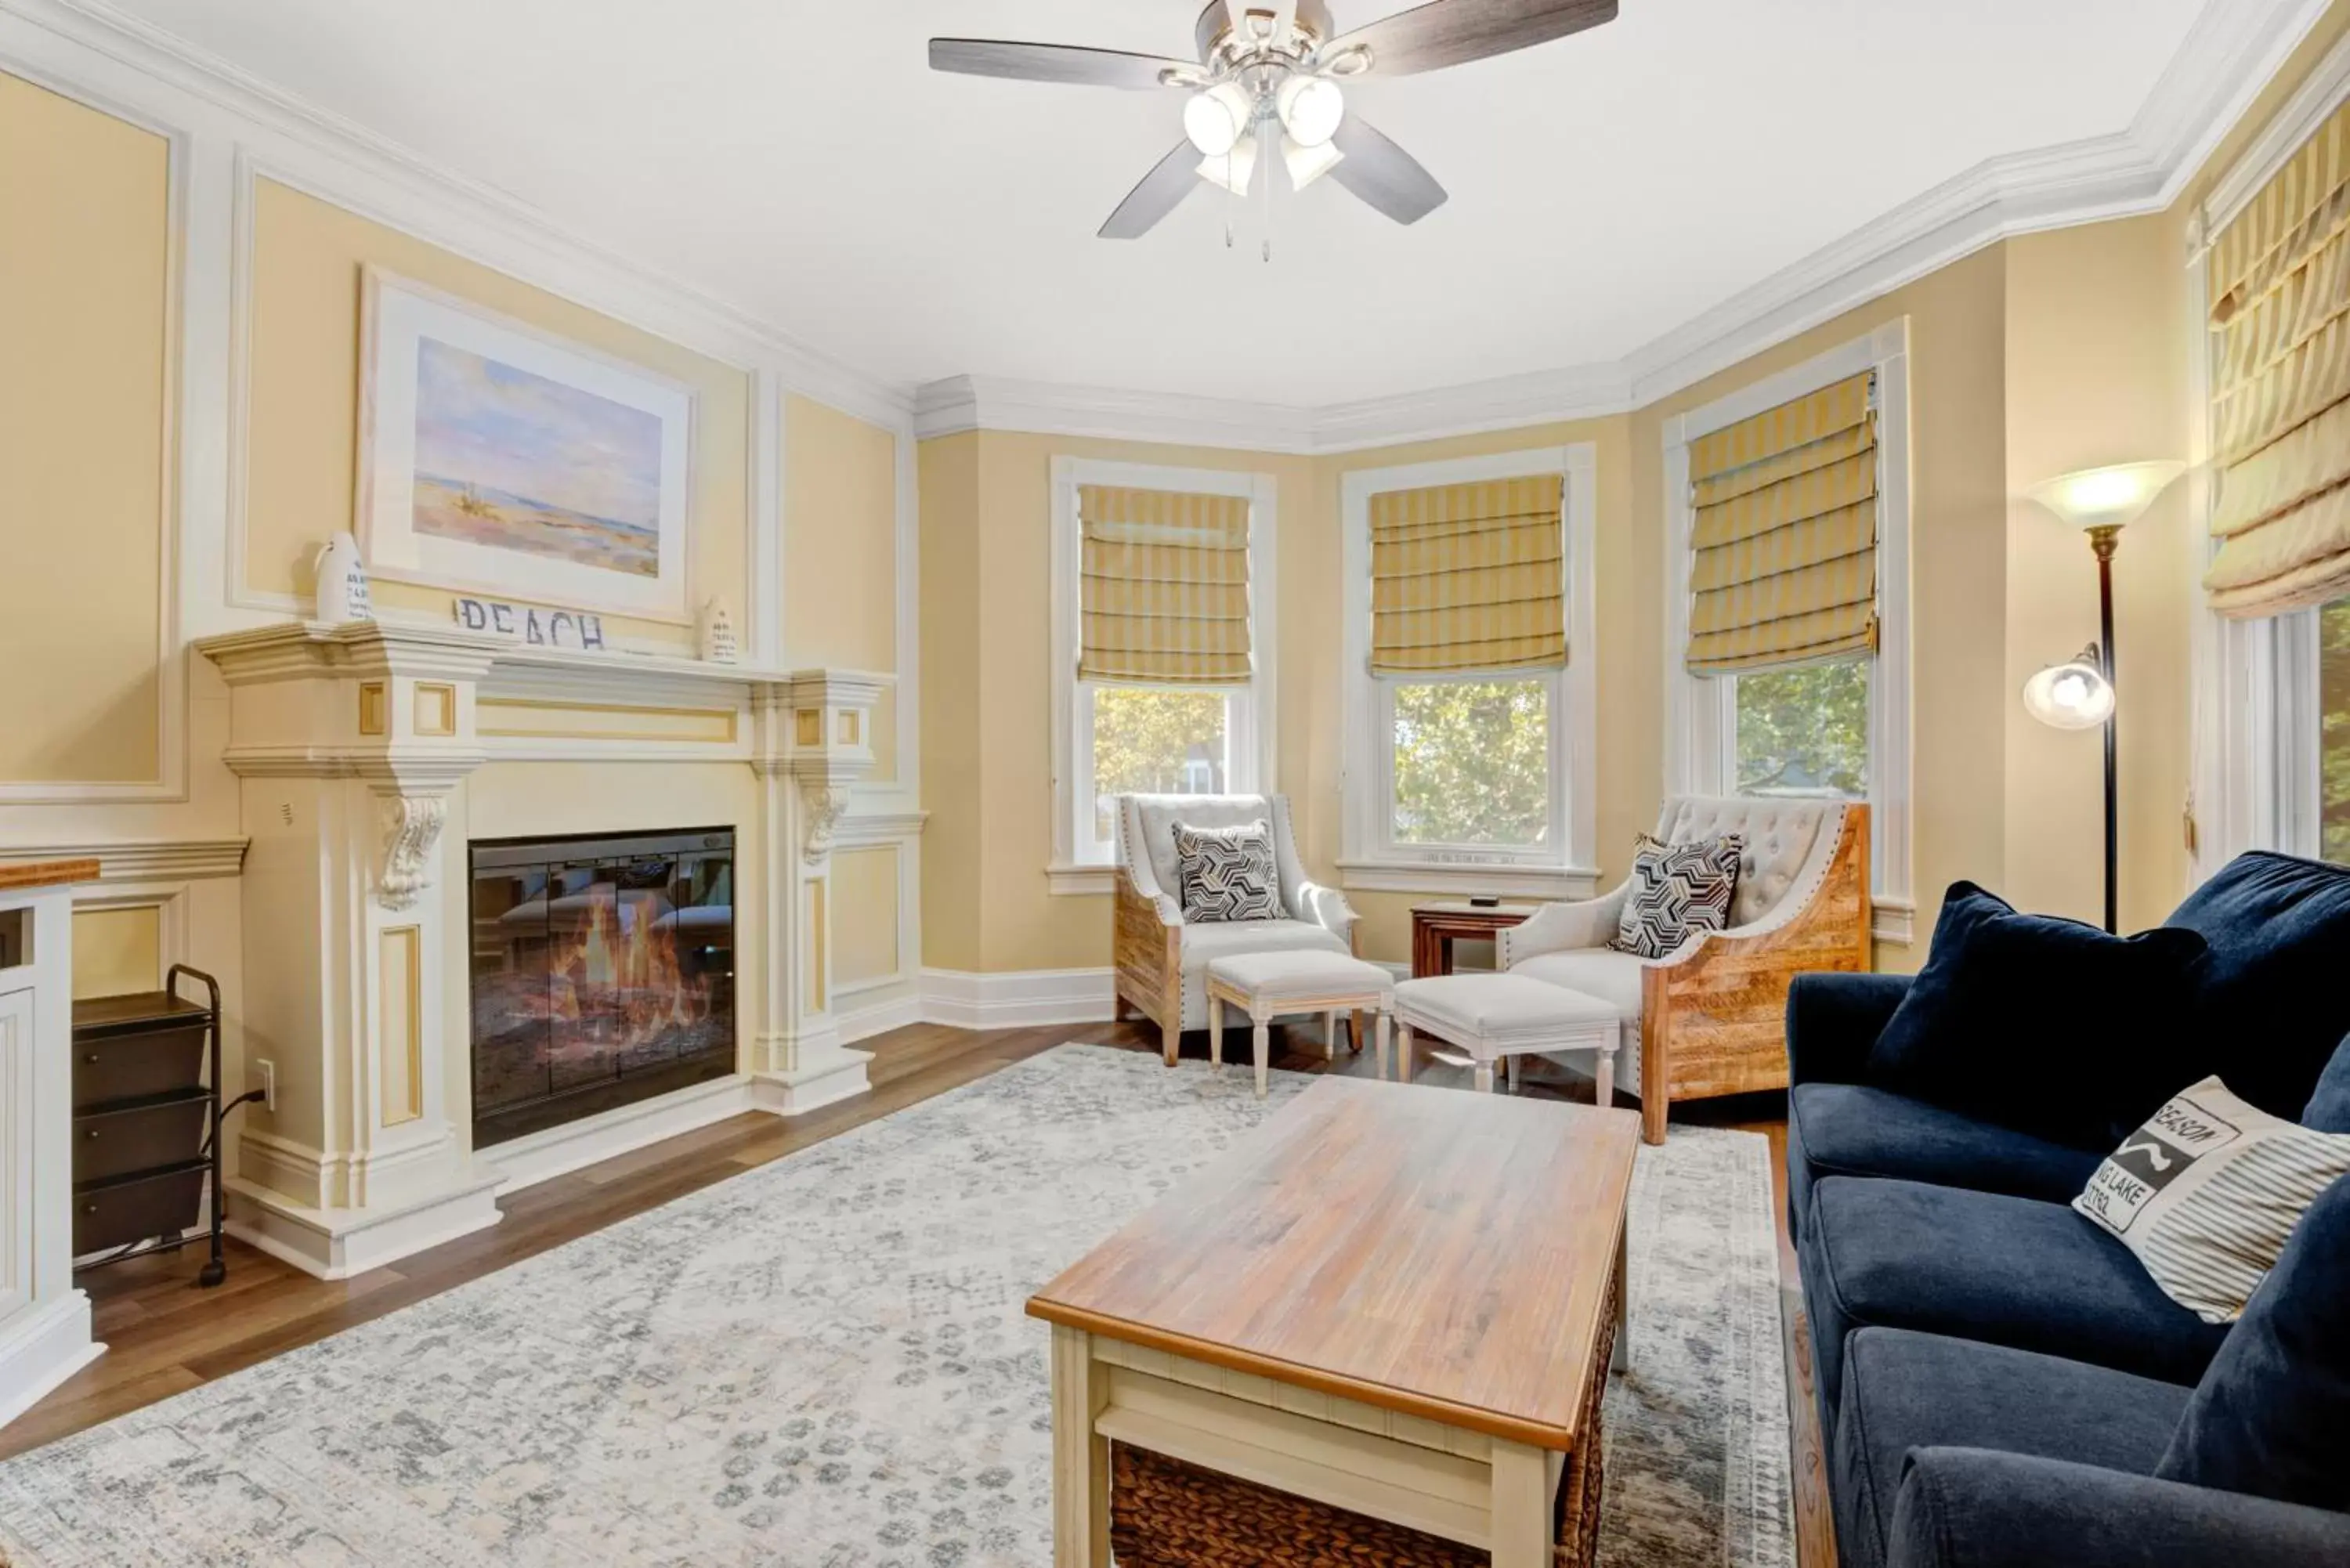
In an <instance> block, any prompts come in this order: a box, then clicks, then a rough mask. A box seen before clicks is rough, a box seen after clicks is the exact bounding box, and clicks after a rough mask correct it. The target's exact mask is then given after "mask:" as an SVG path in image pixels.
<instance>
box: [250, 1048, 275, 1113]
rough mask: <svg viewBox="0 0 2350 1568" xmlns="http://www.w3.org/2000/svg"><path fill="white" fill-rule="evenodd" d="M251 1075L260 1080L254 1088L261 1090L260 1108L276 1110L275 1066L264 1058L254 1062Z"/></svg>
mask: <svg viewBox="0 0 2350 1568" xmlns="http://www.w3.org/2000/svg"><path fill="white" fill-rule="evenodd" d="M253 1075H254V1076H255V1077H256V1078H258V1079H260V1080H261V1082H260V1084H259V1085H256V1086H257V1087H258V1088H259V1089H260V1090H261V1105H262V1108H263V1109H264V1110H270V1111H274V1110H276V1108H277V1064H276V1063H275V1062H272V1061H269V1060H268V1059H266V1058H263V1059H262V1060H260V1061H256V1062H255V1063H254V1064H253Z"/></svg>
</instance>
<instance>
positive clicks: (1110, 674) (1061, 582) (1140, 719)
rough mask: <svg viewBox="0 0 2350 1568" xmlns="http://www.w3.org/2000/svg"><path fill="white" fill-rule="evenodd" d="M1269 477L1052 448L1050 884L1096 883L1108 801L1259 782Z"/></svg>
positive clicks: (1264, 774) (1101, 881)
mask: <svg viewBox="0 0 2350 1568" xmlns="http://www.w3.org/2000/svg"><path fill="white" fill-rule="evenodd" d="M1273 518H1274V489H1273V482H1272V481H1271V479H1270V478H1269V477H1266V476H1263V475H1255V474H1247V473H1229V472H1221V471H1217V470H1208V469H1170V468H1158V467H1149V466H1144V465H1139V464H1133V463H1112V462H1091V461H1087V460H1081V459H1073V458H1056V459H1055V460H1054V463H1053V529H1054V535H1053V604H1052V615H1053V637H1052V643H1053V678H1054V686H1055V692H1054V698H1055V701H1054V723H1053V731H1054V791H1053V796H1054V803H1053V813H1054V829H1053V841H1054V857H1053V864H1052V866H1051V867H1050V876H1051V879H1052V885H1053V888H1054V890H1055V891H1056V892H1095V891H1107V889H1108V887H1109V881H1108V877H1109V867H1111V866H1112V865H1113V864H1114V863H1115V861H1116V859H1117V846H1118V832H1117V801H1118V796H1119V795H1122V794H1258V793H1262V792H1263V791H1266V790H1268V789H1269V788H1270V787H1271V782H1272V769H1271V766H1270V763H1269V756H1268V750H1267V746H1266V743H1265V742H1266V740H1267V737H1268V735H1269V730H1270V726H1269V710H1270V704H1271V699H1272V690H1273V687H1272V680H1271V663H1272V659H1271V652H1272V641H1273V638H1272V624H1271V621H1272V618H1271V614H1270V610H1269V607H1270V605H1271V604H1272V602H1273V601H1272V582H1271V577H1272V565H1271V561H1272V554H1273V552H1272V545H1271V541H1272V530H1273Z"/></svg>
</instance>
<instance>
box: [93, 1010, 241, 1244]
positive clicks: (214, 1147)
mask: <svg viewBox="0 0 2350 1568" xmlns="http://www.w3.org/2000/svg"><path fill="white" fill-rule="evenodd" d="M183 978H184V979H188V980H192V981H197V982H198V983H200V984H201V985H202V986H203V990H204V1002H203V1004H202V1005H199V1004H197V1003H195V1002H190V1001H188V1000H187V999H186V998H185V997H183V996H182V995H181V994H180V981H182V979H183ZM220 1025H221V1008H220V982H219V981H215V980H214V979H213V977H212V976H210V975H208V974H206V973H204V972H203V971H201V970H194V969H190V968H189V967H188V966H187V965H186V964H173V965H172V970H171V973H170V974H169V975H167V976H166V977H165V978H164V981H163V989H162V990H161V991H151V992H140V993H138V994H136V995H131V996H105V997H96V998H92V999H91V1000H88V1001H86V1002H75V1003H74V1009H73V1044H74V1055H73V1181H74V1228H73V1250H74V1256H75V1257H77V1258H86V1259H88V1262H84V1263H82V1264H80V1265H79V1266H80V1267H81V1268H85V1269H94V1268H99V1267H102V1266H104V1265H105V1264H108V1263H119V1262H122V1261H124V1260H125V1259H128V1258H141V1257H145V1256H146V1255H147V1254H148V1253H150V1252H162V1251H172V1250H173V1249H175V1248H179V1247H184V1246H186V1245H187V1244H188V1243H189V1242H191V1241H201V1240H203V1239H205V1238H207V1237H209V1238H210V1240H211V1242H212V1256H211V1257H210V1258H209V1259H208V1260H207V1261H206V1262H205V1263H204V1266H203V1270H202V1271H201V1272H199V1273H198V1274H197V1275H196V1282H197V1283H198V1284H200V1285H207V1286H209V1285H216V1284H219V1283H220V1282H221V1281H223V1280H224V1279H226V1278H227V1277H228V1262H227V1260H226V1259H225V1258H224V1256H223V1255H222V1249H221V1227H222V1223H223V1221H224V1220H225V1219H226V1217H227V1213H226V1210H227V1207H228V1205H227V1195H226V1193H225V1192H224V1190H223V1189H222V1187H221V1145H222V1135H223V1131H224V1128H225V1127H226V1125H227V1121H228V1114H229V1112H231V1111H233V1110H234V1109H236V1107H237V1106H241V1105H243V1104H244V1102H245V1101H247V1100H254V1099H259V1098H260V1097H261V1093H260V1091H258V1090H255V1091H254V1092H253V1093H251V1094H245V1095H240V1096H237V1097H236V1098H235V1099H233V1100H228V1101H226V1102H224V1101H223V1100H222V1098H221V1094H222V1085H221V1027H220ZM207 1192H209V1193H210V1194H211V1195H212V1223H211V1224H210V1226H209V1227H207V1228H206V1229H204V1230H198V1229H197V1222H198V1220H201V1219H202V1218H203V1212H204V1196H205V1194H206V1193H207ZM97 1252H104V1253H106V1254H107V1255H106V1256H104V1257H102V1258H101V1257H91V1256H90V1254H92V1253H97Z"/></svg>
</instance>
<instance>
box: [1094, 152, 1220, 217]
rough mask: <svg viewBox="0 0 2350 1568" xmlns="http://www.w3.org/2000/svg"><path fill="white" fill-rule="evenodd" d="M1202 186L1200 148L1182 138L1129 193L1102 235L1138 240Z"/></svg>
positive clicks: (1112, 214)
mask: <svg viewBox="0 0 2350 1568" xmlns="http://www.w3.org/2000/svg"><path fill="white" fill-rule="evenodd" d="M1199 185H1200V150H1199V149H1198V148H1196V147H1194V146H1192V145H1191V143H1190V142H1188V141H1179V142H1177V143H1176V144H1175V151H1172V152H1170V153H1169V154H1168V155H1167V156H1166V157H1164V158H1162V159H1160V160H1159V162H1158V164H1157V166H1156V167H1154V168H1153V169H1152V170H1151V171H1150V172H1149V173H1148V174H1145V175H1144V176H1143V177H1142V182H1141V183H1140V184H1139V185H1137V186H1136V187H1135V188H1134V189H1133V190H1131V191H1129V192H1127V193H1126V200H1125V201H1123V202H1119V203H1118V211H1117V212H1115V213H1111V214H1110V215H1109V221H1108V222H1107V223H1104V224H1102V226H1101V236H1100V237H1101V238H1103V239H1106V240H1137V239H1140V238H1141V237H1142V236H1143V235H1145V234H1149V232H1150V231H1151V230H1152V229H1153V228H1154V227H1156V226H1157V225H1158V223H1159V219H1161V218H1163V217H1165V216H1166V215H1167V214H1168V213H1171V212H1173V211H1174V210H1175V209H1176V208H1178V207H1180V206H1181V205H1182V204H1183V198H1184V197H1186V196H1188V195H1190V194H1191V192H1193V191H1195V190H1197V189H1198V188H1199Z"/></svg>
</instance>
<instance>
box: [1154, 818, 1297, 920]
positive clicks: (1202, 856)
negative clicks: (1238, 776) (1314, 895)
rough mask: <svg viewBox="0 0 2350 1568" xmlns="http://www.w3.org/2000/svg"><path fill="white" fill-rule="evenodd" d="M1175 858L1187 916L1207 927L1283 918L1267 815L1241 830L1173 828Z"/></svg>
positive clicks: (1185, 917) (1183, 825)
mask: <svg viewBox="0 0 2350 1568" xmlns="http://www.w3.org/2000/svg"><path fill="white" fill-rule="evenodd" d="M1175 857H1176V858H1177V859H1178V860H1180V862H1182V867H1183V918H1184V919H1186V920H1191V921H1195V922H1197V923H1200V924H1202V925H1206V924H1214V923H1222V922H1224V921H1230V920H1277V919H1280V918H1281V879H1280V877H1278V876H1277V875H1276V874H1275V873H1274V868H1273V825H1272V824H1271V823H1269V822H1267V821H1265V820H1264V819H1263V817H1259V818H1257V820H1256V821H1254V822H1252V823H1249V824H1247V825H1245V826H1240V827H1193V826H1190V825H1189V824H1187V823H1180V822H1179V823H1177V824H1176V825H1175Z"/></svg>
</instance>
